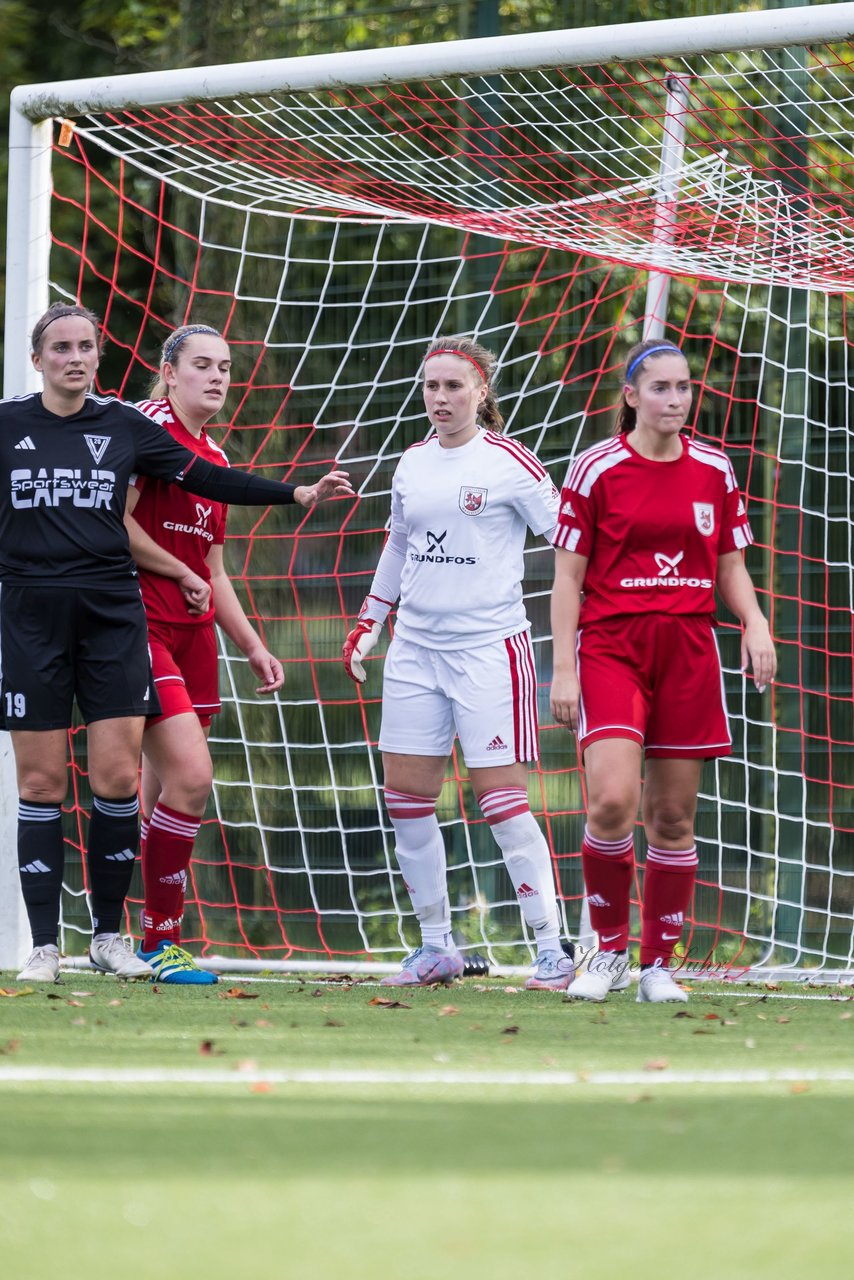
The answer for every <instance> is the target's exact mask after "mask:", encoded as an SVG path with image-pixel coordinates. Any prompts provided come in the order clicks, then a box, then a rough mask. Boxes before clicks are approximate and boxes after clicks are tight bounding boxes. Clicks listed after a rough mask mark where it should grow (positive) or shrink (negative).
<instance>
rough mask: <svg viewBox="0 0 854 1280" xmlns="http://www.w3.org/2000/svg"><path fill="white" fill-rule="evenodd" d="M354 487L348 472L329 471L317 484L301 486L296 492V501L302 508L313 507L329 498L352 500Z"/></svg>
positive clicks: (298, 486)
mask: <svg viewBox="0 0 854 1280" xmlns="http://www.w3.org/2000/svg"><path fill="white" fill-rule="evenodd" d="M352 496H353V486H352V485H351V483H350V474H349V472H347V471H328V472H327V473H326V475H325V476H321V477H320V479H319V480H318V482H317V484H300V485H297V487H296V489H295V490H294V499H295V501H297V502H298V503H299V504H300V506H301V507H313V506H314V504H315V503H316V502H326V501H327V499H329V498H352Z"/></svg>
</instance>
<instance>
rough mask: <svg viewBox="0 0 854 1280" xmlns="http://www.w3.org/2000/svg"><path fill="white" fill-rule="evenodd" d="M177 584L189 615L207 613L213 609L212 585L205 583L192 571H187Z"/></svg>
mask: <svg viewBox="0 0 854 1280" xmlns="http://www.w3.org/2000/svg"><path fill="white" fill-rule="evenodd" d="M177 582H178V587H179V589H180V591H181V595H182V596H183V597H184V603H185V604H186V606H187V613H192V614H202V613H207V611H208V609H209V608H210V607H211V584H210V583H209V582H205V580H204V578H200V577H199V575H198V574H197V573H193V572H192V570H191V569H187V570H186V572H185V573H184V574H183V575H182V576H181V577H180V578H178V579H177Z"/></svg>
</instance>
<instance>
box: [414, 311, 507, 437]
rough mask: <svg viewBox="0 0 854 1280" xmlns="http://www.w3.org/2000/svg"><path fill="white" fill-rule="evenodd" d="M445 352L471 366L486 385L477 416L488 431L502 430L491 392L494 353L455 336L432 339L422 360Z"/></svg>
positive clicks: (494, 398)
mask: <svg viewBox="0 0 854 1280" xmlns="http://www.w3.org/2000/svg"><path fill="white" fill-rule="evenodd" d="M444 351H446V352H447V353H448V355H451V356H462V358H463V359H464V360H467V361H468V363H469V364H470V365H471V366H472V368H473V369H474V371H475V373H476V374H477V375H478V376H479V378H480V381H481V382H483V383H485V384H486V397H485V399H484V400H483V403H482V404H481V405H480V407H479V408H478V411H477V416H478V418H479V419H480V421H481V423H482V424H483V426H484V427H486V428H487V430H488V431H503V430H504V415H503V413H502V412H501V410H500V409H499V407H498V400H497V399H496V396H495V392H494V390H493V385H494V380H495V369H496V365H497V363H498V362H497V360H496V358H495V353H494V352H492V351H487V349H486V347H482V346H481V345H480V343H479V342H475V340H474V338H465V337H463V336H462V335H461V334H455V335H453V336H451V337H449V338H434V339H433V341H432V342H431V343H430V345H429V347H428V348H427V350H426V351H425V353H424V359H425V360H427V359H429V357H430V356H437V355H438V354H439V353H440V352H444Z"/></svg>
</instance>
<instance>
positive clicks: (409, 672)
mask: <svg viewBox="0 0 854 1280" xmlns="http://www.w3.org/2000/svg"><path fill="white" fill-rule="evenodd" d="M455 735H456V736H457V737H459V740H460V746H461V748H462V752H463V758H464V760H465V762H466V764H467V765H468V767H469V768H470V769H489V768H494V767H495V766H497V765H502V764H515V763H516V762H517V761H521V760H524V761H530V760H537V759H538V758H539V742H538V724H537V676H536V671H535V670H534V651H533V648H532V645H531V636H530V632H528V631H520V632H519V633H518V635H515V636H509V637H508V638H507V639H506V640H496V641H494V642H493V643H492V644H487V645H482V646H480V647H478V648H477V649H465V650H460V649H455V650H454V651H452V652H450V653H445V652H443V651H442V650H441V649H428V648H426V647H425V646H424V645H420V644H413V642H412V641H411V640H403V639H401V638H400V637H399V636H395V638H394V639H393V640H392V642H391V644H390V646H389V649H388V653H387V654H386V659H385V669H384V672H383V714H382V727H381V729H380V743H379V745H380V750H381V751H390V752H393V753H395V754H397V755H404V756H447V755H449V754H450V751H451V747H452V746H453V743H454V737H455Z"/></svg>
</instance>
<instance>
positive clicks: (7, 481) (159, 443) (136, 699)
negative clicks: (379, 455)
mask: <svg viewBox="0 0 854 1280" xmlns="http://www.w3.org/2000/svg"><path fill="white" fill-rule="evenodd" d="M100 349H101V330H100V322H99V320H98V317H97V316H96V315H94V314H93V312H91V311H88V310H87V309H86V308H85V307H81V306H77V305H70V304H68V303H64V302H58V303H54V304H53V306H51V307H49V308H48V310H47V311H46V312H45V313H44V315H43V316H41V318H40V319H39V320H38V321H37V323H36V325H35V327H34V328H33V333H32V352H33V356H32V358H33V364H34V366H35V368H36V369H37V370H38V371H39V372H40V373H41V374H42V377H43V380H44V390H43V391H42V392H41V393H40V394H33V395H23V396H17V397H14V398H12V399H7V400H3V401H0V582H2V597H0V651H2V659H3V669H2V686H0V707H2V714H3V719H4V722H5V728H7V729H8V730H9V731H10V733H11V738H12V748H13V750H14V753H15V768H16V774H17V782H18V793H19V805H18V832H17V852H18V865H19V869H20V877H21V890H22V893H23V896H24V902H25V905H26V908H27V915H28V917H29V921H30V928H31V930H32V935H33V950H32V953H31V954H30V956H29V957H28V959H27V961H26V963H25V965H24V967H23V969H22V970H21V972H20V974H19V975H18V976H19V978H21V979H22V980H24V981H27V982H56V981H58V980H59V949H58V945H57V944H58V938H59V914H60V901H61V892H62V873H63V865H64V841H63V833H62V810H61V805H62V801H63V799H64V797H65V793H66V788H67V784H68V763H67V748H68V741H67V731H68V728H69V726H70V725H71V722H72V715H73V706H74V703H75V702H76V703H77V706H78V708H79V711H80V714H81V716H82V717H83V720H84V721H85V724H86V745H87V755H88V766H89V782H90V785H91V788H92V792H93V798H92V816H91V820H90V822H89V832H88V841H87V856H86V861H87V869H88V873H89V889H90V904H91V911H92V944H91V947H90V952H89V954H90V958H91V960H92V963H93V964H94V965H95V967H96V968H98V969H102V970H104V971H105V972H108V973H113V974H115V975H116V976H117V977H120V978H132V977H150V976H151V972H152V970H151V968H150V967H149V966H148V965H147V964H146V963H145V962H144V961H142V960H140V959H139V958H138V957H137V956H135V955H134V954H133V952H132V951H131V950H130V949H129V947H128V945H127V943H126V941H125V939H124V938H123V937H122V935H121V933H120V928H121V922H122V913H123V909H124V902H125V897H126V895H127V891H128V886H129V884H130V879H131V875H132V873H133V866H134V860H135V854H136V846H137V838H138V812H139V803H138V799H137V786H138V778H139V753H140V744H141V741H142V732H143V725H144V723H145V717H146V716H147V715H150V714H153V713H155V712H156V711H157V709H158V703H157V696H156V694H155V692H154V689H153V685H152V681H151V667H150V664H149V654H148V636H147V632H146V625H145V613H144V610H143V605H142V600H141V598H140V591H139V583H138V581H137V571H136V566H135V565H134V562H133V560H132V559H131V554H130V550H129V547H128V537H127V531H126V529H125V526H124V511H125V504H126V499H127V491H128V483H129V481H130V478H131V476H132V475H133V474H135V473H136V474H139V473H144V474H146V475H150V476H154V477H156V478H157V479H159V480H163V481H167V482H171V483H174V484H176V485H179V486H182V487H184V488H186V489H188V490H190V491H191V492H192V493H193V494H194V495H195V496H194V497H193V499H192V504H193V506H195V502H196V500H197V498H204V500H205V503H208V502H210V501H211V500H213V501H214V502H219V503H240V504H253V503H260V504H261V505H267V504H271V503H272V504H276V505H279V504H285V503H293V502H295V501H299V500H300V491H299V488H297V489H295V488H294V487H293V486H292V485H285V484H278V483H276V482H274V481H271V480H266V479H263V478H262V477H260V476H251V475H246V474H243V473H241V472H233V471H229V470H228V469H227V468H225V467H221V466H217V465H215V464H214V463H212V462H210V461H209V460H208V459H206V458H202V457H200V456H199V455H198V453H196V452H195V451H194V450H192V449H190V448H188V447H186V446H185V445H184V444H182V443H180V442H179V441H178V440H175V439H174V438H173V437H172V436H170V435H169V433H168V432H167V431H164V429H163V427H161V426H159V425H158V424H157V423H156V422H153V421H151V419H150V418H147V417H146V416H145V415H144V414H143V413H140V411H139V410H138V409H136V408H134V407H133V406H132V405H128V404H123V403H122V402H121V401H120V400H117V399H115V397H113V396H99V395H93V394H92V393H91V391H90V388H91V386H92V381H93V379H94V377H95V373H96V371H97V369H98V363H99V359H100ZM334 474H335V475H336V477H337V478H336V482H335V487H336V489H337V491H338V492H341V493H346V492H352V490H351V489H350V486H349V483H348V482H347V478H346V475H345V474H344V473H341V472H339V473H334ZM201 585H203V584H201Z"/></svg>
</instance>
